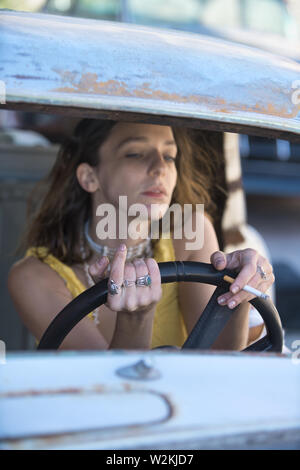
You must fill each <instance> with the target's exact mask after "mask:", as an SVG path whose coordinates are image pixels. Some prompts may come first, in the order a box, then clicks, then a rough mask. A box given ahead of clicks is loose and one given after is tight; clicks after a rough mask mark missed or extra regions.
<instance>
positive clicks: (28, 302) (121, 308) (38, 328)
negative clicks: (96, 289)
mask: <svg viewBox="0 0 300 470" xmlns="http://www.w3.org/2000/svg"><path fill="white" fill-rule="evenodd" d="M125 259H126V253H125V252H118V253H117V255H116V257H115V259H114V260H113V264H112V272H113V276H114V280H118V276H120V279H121V277H122V278H123V272H124V264H125ZM146 262H147V265H146V264H145V262H144V261H143V262H141V261H137V262H136V263H137V264H138V263H140V264H142V267H141V266H137V267H136V268H134V266H133V265H130V266H127V267H126V270H127V271H126V270H125V274H126V272H127V273H128V272H130V271H131V272H132V271H134V274H135V270H136V272H137V273H139V270H140V269H142V270H148V272H149V273H150V274H151V278H152V287H153V288H152V289H151V290H150V289H149V288H146V289H145V288H143V287H141V288H135V287H134V288H129V291H128V290H125V291H124V290H123V289H122V295H121V294H120V295H117V296H110V295H109V296H108V298H109V299H108V302H107V306H108V307H109V308H110V310H111V311H113V312H117V314H116V323H115V329H114V333H113V336H112V339H111V341H110V342H109V343H108V341H107V340H106V339H105V337H104V336H103V335H102V334H101V331H100V330H99V329H98V328H97V326H96V325H95V324H94V322H92V321H91V320H90V319H89V318H87V317H85V318H83V319H82V320H81V321H80V322H79V323H78V324H77V325H76V326H75V327H74V328H73V329H72V331H70V333H69V334H68V335H67V336H66V338H65V339H64V341H63V342H62V344H61V346H60V349H72V350H90V349H96V350H97V349H110V348H112V349H117V348H118V349H148V348H150V344H151V337H152V325H153V317H154V312H155V307H156V303H157V302H158V300H159V298H160V296H161V286H160V275H159V269H158V266H157V263H156V262H155V260H151V259H150V260H146ZM94 267H95V266H94ZM106 267H107V265H106V264H105V263H104V264H103V263H102V267H101V265H99V264H98V263H97V264H96V270H97V272H96V274H97V276H98V278H99V277H100V278H101V275H102V274H103V273H104V272H105V270H106ZM118 283H120V284H121V282H118ZM130 289H131V290H130ZM8 290H9V293H10V295H11V298H12V300H13V303H14V305H15V308H16V310H17V312H18V313H19V315H20V317H21V320H22V321H23V323H24V324H25V326H26V327H27V328H28V329H29V331H31V333H32V334H33V335H34V336H35V338H36V339H37V340H40V339H41V337H42V335H43V333H44V332H45V330H46V328H47V327H48V325H49V324H50V323H51V321H52V320H53V319H54V318H55V316H56V315H57V314H58V313H59V312H60V311H61V310H62V309H63V308H64V307H65V306H66V305H67V304H68V303H69V302H70V301H71V300H72V296H71V293H70V292H69V290H68V289H67V287H66V285H65V283H64V281H63V279H62V278H61V277H60V276H59V275H58V274H57V273H56V272H55V271H53V270H52V269H51V268H50V267H49V266H48V265H46V264H45V263H43V262H41V261H40V260H38V259H37V258H34V257H28V258H26V259H23V260H21V261H20V262H18V263H16V264H15V265H14V266H13V267H12V268H11V270H10V273H9V276H8Z"/></svg>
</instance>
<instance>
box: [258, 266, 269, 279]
mask: <svg viewBox="0 0 300 470" xmlns="http://www.w3.org/2000/svg"><path fill="white" fill-rule="evenodd" d="M256 271H257V272H259V274H260V277H261V278H262V279H267V273H266V271H265V270H264V268H263V267H262V266H260V265H259V264H258V265H257V269H256Z"/></svg>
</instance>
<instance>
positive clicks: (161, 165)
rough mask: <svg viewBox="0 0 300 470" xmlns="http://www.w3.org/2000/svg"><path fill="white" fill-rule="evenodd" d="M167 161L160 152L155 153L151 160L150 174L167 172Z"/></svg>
mask: <svg viewBox="0 0 300 470" xmlns="http://www.w3.org/2000/svg"><path fill="white" fill-rule="evenodd" d="M166 165H167V164H166V161H165V159H164V156H163V155H162V154H161V153H160V152H159V151H155V152H153V154H152V156H151V160H150V166H149V173H154V174H161V173H164V172H165V170H166Z"/></svg>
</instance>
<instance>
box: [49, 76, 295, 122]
mask: <svg viewBox="0 0 300 470" xmlns="http://www.w3.org/2000/svg"><path fill="white" fill-rule="evenodd" d="M55 72H56V73H58V74H59V75H60V77H61V79H62V81H63V82H65V83H66V82H67V83H71V85H70V86H67V85H66V86H63V87H59V88H55V89H53V90H52V91H55V92H62V93H90V94H100V95H104V96H124V97H132V98H151V99H154V100H163V101H170V102H175V103H195V104H206V105H207V106H209V107H210V108H214V111H215V112H221V113H224V114H225V113H226V114H228V113H232V112H234V111H241V110H242V111H245V112H250V113H260V114H266V115H268V116H274V117H281V118H295V117H296V116H297V115H298V113H299V111H300V105H298V106H295V105H292V103H291V105H290V108H287V107H285V106H283V107H281V108H277V107H275V106H274V105H273V104H272V103H267V104H266V105H265V104H260V103H256V104H255V105H254V106H253V107H247V106H245V105H244V104H242V103H238V102H237V103H235V102H233V103H226V101H225V100H224V99H223V98H221V97H207V96H201V95H187V96H181V95H179V94H178V93H168V92H165V91H162V90H153V89H152V88H151V86H150V83H149V82H144V83H143V84H142V85H141V86H140V87H139V88H137V89H134V90H129V89H128V86H127V84H126V83H125V82H123V81H118V80H107V81H98V76H97V74H96V73H84V74H82V75H81V77H80V80H79V81H78V80H77V81H76V76H77V75H78V74H77V73H76V72H68V71H62V70H58V69H55ZM277 91H279V92H280V90H277Z"/></svg>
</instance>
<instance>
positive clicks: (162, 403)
mask: <svg viewBox="0 0 300 470" xmlns="http://www.w3.org/2000/svg"><path fill="white" fill-rule="evenodd" d="M0 22H1V25H2V30H1V31H2V33H1V34H2V44H4V46H5V47H3V54H2V63H1V67H0V72H1V80H2V82H3V83H4V84H5V94H4V98H5V99H3V100H2V101H3V102H2V104H1V108H2V109H3V110H5V111H8V110H11V111H14V112H17V111H22V112H24V111H30V112H39V113H45V114H47V113H49V114H51V113H53V114H57V115H60V116H65V117H66V119H69V118H70V117H73V118H82V117H94V118H100V117H101V118H105V119H110V118H112V119H118V120H125V121H126V120H129V121H133V122H147V123H159V124H162V125H172V126H179V127H180V126H183V127H188V128H192V129H193V131H194V133H195V134H194V135H195V138H199V139H200V138H204V137H205V138H206V139H207V140H208V141H209V143H210V145H213V146H215V148H216V149H217V150H218V155H219V158H220V167H219V168H220V170H219V172H218V174H217V175H216V181H217V180H218V181H219V178H221V181H223V182H224V181H226V179H227V183H228V186H229V189H230V190H231V193H230V198H231V200H230V199H229V200H227V201H226V198H224V195H223V198H222V197H221V194H219V195H218V197H219V200H218V203H219V209H220V212H221V213H220V218H219V220H218V224H217V226H216V229H217V234H218V237H219V240H220V243H221V246H222V247H223V248H224V250H225V251H226V250H231V249H232V247H242V246H244V245H245V244H246V245H252V246H253V247H258V246H259V247H262V249H265V245H264V243H263V240H262V239H261V237H260V236H259V234H258V233H257V232H256V231H255V230H253V229H251V227H249V226H248V225H247V223H246V220H245V213H244V211H243V192H242V188H241V186H240V166H239V163H240V162H239V153H238V148H239V146H238V139H237V134H238V133H243V134H247V135H258V136H264V137H280V138H285V139H288V140H290V141H293V140H295V141H296V140H299V135H300V120H299V114H300V108H299V103H298V102H297V99H294V98H295V96H296V94H297V93H295V92H297V91H298V90H297V89H296V90H295V89H294V88H293V84H294V83H295V81H296V80H297V79H298V77H299V75H300V65H299V64H298V63H296V62H293V61H291V60H288V59H285V58H283V57H276V56H274V55H270V54H268V53H266V52H263V51H259V50H257V49H250V48H248V47H245V48H244V47H242V46H237V45H234V44H229V43H226V42H223V41H221V40H217V39H213V38H207V37H204V36H203V37H202V36H200V35H199V36H198V35H194V34H189V33H183V32H175V31H168V30H162V29H155V28H148V27H141V26H133V25H126V24H121V23H120V24H117V23H113V22H111V23H110V22H104V21H96V20H88V19H78V18H71V17H65V18H62V17H59V16H51V15H49V16H48V15H43V14H30V13H21V12H5V11H3V12H0ZM79 38H80V40H79ZM48 150H49V149H47V148H40V147H36V148H35V154H36V158H35V159H34V155H33V154H32V153H31V150H30V149H29V152H28V149H27V154H26V152H25V150H24V147H23V148H13V149H12V148H11V146H10V145H9V144H7V143H6V144H4V147H3V148H2V155H4V154H3V151H5V152H6V155H10V158H9V159H8V160H7V162H8V164H9V165H8V169H7V170H6V171H7V173H6V180H5V185H4V186H5V187H4V190H3V194H4V193H5V191H6V194H7V200H8V201H9V202H11V200H12V197H11V196H12V194H15V198H17V194H16V193H17V189H18V188H16V180H17V179H18V178H16V177H14V178H13V172H15V173H14V174H15V175H16V171H17V170H18V171H19V175H20V179H21V178H22V175H23V176H24V172H25V171H26V168H25V170H24V167H25V163H26V160H27V161H29V165H31V168H30V170H29V171H28V172H27V182H28V180H29V178H30V176H31V178H32V179H31V182H32V180H33V179H34V178H38V177H39V170H40V171H41V172H44V171H45V170H46V167H47V166H48V165H49V166H51V158H52V157H51V152H52V150H50V151H48ZM56 150H57V149H56ZM44 157H45V159H44ZM52 161H53V160H52ZM37 162H38V163H37ZM22 165H23V168H22ZM38 165H39V167H38ZM32 169H35V174H33V175H31V172H32ZM24 183H26V179H23V184H24ZM230 184H231V187H230ZM13 191H15V193H14V192H13ZM23 195H24V193H23V194H22V195H21V198H22V197H23ZM237 201H238V202H237ZM9 207H11V206H9V205H8V207H7V209H6V210H7V212H6V213H7V215H8V216H7V219H6V220H7V224H6V225H5V230H3V232H5V231H8V225H9V221H10V220H11V221H12V226H13V227H14V228H15V227H16V226H17V223H19V222H18V219H19V218H20V217H19V214H20V212H17V211H16V210H12V209H10V210H9ZM232 207H233V208H234V209H235V210H233V211H232V210H231V209H232ZM237 208H239V210H238V209H237ZM228 211H229V212H228ZM3 213H4V212H3ZM16 231H18V230H15V232H16ZM259 249H260V248H259ZM196 264H198V263H196ZM166 265H168V266H166ZM198 268H199V271H198ZM161 272H162V278H163V279H164V281H166V282H170V281H173V280H187V279H189V280H197V281H199V280H200V281H202V282H212V283H213V284H215V285H217V284H218V283H219V282H220V279H219V278H216V277H215V273H214V272H213V271H212V268H211V266H210V265H208V266H195V265H189V264H186V265H185V264H184V263H179V264H178V262H174V263H171V266H170V264H169V263H166V264H165V265H164V266H161ZM187 276H189V277H188V278H187ZM101 282H102V284H101V283H99V285H98V284H97V285H96V286H94V288H91V289H92V290H90V289H89V290H87V291H85V292H84V293H83V297H81V300H80V302H79V301H78V298H77V299H74V301H73V302H74V303H72V305H71V304H69V305H68V306H67V307H66V310H65V311H63V312H61V314H59V315H58V316H57V317H56V319H55V320H54V322H53V323H51V325H49V328H48V329H47V330H46V332H45V334H44V336H43V338H42V340H41V342H40V344H39V348H38V351H20V352H12V351H11V350H8V351H7V353H6V355H5V354H4V351H3V346H5V338H3V340H4V343H3V342H2V343H1V346H2V356H1V358H0V362H2V363H1V364H0V375H1V380H0V397H1V403H0V416H1V426H0V448H1V449H111V450H113V449H149V448H151V449H180V448H183V446H184V448H185V449H192V450H194V449H199V448H201V449H204V448H218V449H220V448H244V449H245V448H246V449H250V448H264V449H266V448H273V449H274V448H276V449H277V448H293V449H296V448H299V430H300V410H299V400H298V397H299V385H300V370H299V367H297V365H298V363H299V358H298V356H299V348H298V346H299V344H298V343H297V344H296V345H295V348H294V349H295V350H293V351H292V352H291V353H290V354H288V353H282V343H283V337H282V328H281V323H280V317H279V315H278V312H277V310H276V308H275V306H274V305H273V304H272V302H271V301H265V302H264V301H262V300H261V299H255V300H254V301H252V303H253V305H254V306H256V308H257V309H258V311H259V312H260V313H261V315H262V316H263V318H264V321H265V324H266V326H267V335H266V337H265V338H263V339H262V340H260V342H259V344H258V345H255V346H254V347H251V346H250V348H249V349H248V350H247V351H244V352H222V351H218V352H216V351H209V350H207V343H205V341H206V339H207V336H208V332H209V333H210V334H214V333H215V331H214V330H215V325H214V324H212V323H211V322H209V321H208V323H206V320H202V322H201V324H200V328H199V331H200V333H201V332H202V334H201V335H200V337H201V341H202V340H204V341H202V344H201V345H200V343H199V342H197V341H198V339H199V336H198V335H196V336H195V338H194V339H195V341H196V342H194V343H193V348H192V350H191V348H183V349H182V350H173V349H171V350H170V349H161V350H152V351H129V352H125V351H114V352H111V351H99V352H89V351H85V352H73V351H72V352H70V351H69V352H68V351H55V352H53V350H55V349H56V348H57V347H58V346H59V344H60V342H61V341H62V339H63V337H64V336H65V335H66V334H67V332H68V331H69V330H70V328H72V327H73V326H74V325H75V324H76V323H77V322H78V321H79V319H80V318H82V317H83V316H84V315H85V314H86V313H87V312H88V311H89V309H90V305H91V302H92V303H93V302H99V303H100V302H103V301H104V300H105V295H106V293H107V286H106V285H105V282H103V281H101ZM100 284H101V286H100ZM100 287H101V290H100ZM105 289H106V290H105ZM211 305H212V313H214V312H215V303H214V302H212V304H211ZM93 308H94V307H93ZM70 311H71V314H70ZM72 312H73V313H72ZM75 313H76V315H77V316H76V318H75ZM2 317H4V316H3V315H2ZM202 317H203V316H202ZM202 317H201V318H202ZM211 317H212V315H207V318H208V320H209V319H211ZM5 318H6V321H7V322H8V324H9V320H10V316H9V318H8V316H7V315H6V316H5ZM213 318H214V319H215V320H216V322H217V321H218V322H219V321H220V320H221V321H223V319H222V318H221V317H220V316H219V317H218V316H217V315H216V316H213ZM13 326H14V325H13V323H11V324H10V329H13ZM203 331H204V332H205V334H203ZM189 345H190V346H191V342H190V344H189ZM257 348H258V350H259V351H261V352H259V353H258V352H257V351H256V352H253V350H254V351H255V350H256V349H257ZM297 348H298V349H297ZM23 349H25V348H23ZM49 349H51V350H52V351H49ZM28 417H30V418H28Z"/></svg>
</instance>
